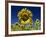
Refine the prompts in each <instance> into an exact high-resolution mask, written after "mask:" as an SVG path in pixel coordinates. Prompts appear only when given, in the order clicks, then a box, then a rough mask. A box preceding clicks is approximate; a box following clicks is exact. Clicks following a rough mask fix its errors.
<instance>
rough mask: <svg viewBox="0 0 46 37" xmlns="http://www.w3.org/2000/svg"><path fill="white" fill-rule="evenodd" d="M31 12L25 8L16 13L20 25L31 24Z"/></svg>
mask: <svg viewBox="0 0 46 37" xmlns="http://www.w3.org/2000/svg"><path fill="white" fill-rule="evenodd" d="M31 17H32V12H31V11H30V10H28V9H26V8H23V9H22V10H20V11H19V13H18V18H19V21H20V22H21V24H23V25H25V24H27V23H30V24H32V18H31Z"/></svg>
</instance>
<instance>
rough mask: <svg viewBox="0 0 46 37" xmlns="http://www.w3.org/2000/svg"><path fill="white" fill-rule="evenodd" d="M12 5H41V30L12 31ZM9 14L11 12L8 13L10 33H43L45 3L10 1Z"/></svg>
mask: <svg viewBox="0 0 46 37" xmlns="http://www.w3.org/2000/svg"><path fill="white" fill-rule="evenodd" d="M11 5H13V6H35V7H41V30H31V31H11ZM8 14H9V15H8V34H25V33H41V32H43V5H41V4H23V3H8Z"/></svg>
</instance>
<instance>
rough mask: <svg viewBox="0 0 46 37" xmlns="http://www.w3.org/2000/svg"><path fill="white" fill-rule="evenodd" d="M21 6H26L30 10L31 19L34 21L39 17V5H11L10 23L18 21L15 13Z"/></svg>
mask: <svg viewBox="0 0 46 37" xmlns="http://www.w3.org/2000/svg"><path fill="white" fill-rule="evenodd" d="M23 8H27V9H28V10H30V11H32V14H33V17H32V20H33V21H35V20H36V19H39V20H40V19H41V8H40V7H31V6H30V7H27V6H11V23H12V24H14V23H16V22H18V17H17V14H18V12H19V11H20V10H21V9H23Z"/></svg>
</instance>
